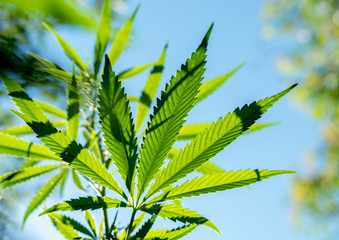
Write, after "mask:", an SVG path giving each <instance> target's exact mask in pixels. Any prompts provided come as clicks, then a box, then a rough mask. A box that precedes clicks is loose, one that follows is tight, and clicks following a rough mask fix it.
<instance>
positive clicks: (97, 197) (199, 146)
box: [0, 0, 295, 240]
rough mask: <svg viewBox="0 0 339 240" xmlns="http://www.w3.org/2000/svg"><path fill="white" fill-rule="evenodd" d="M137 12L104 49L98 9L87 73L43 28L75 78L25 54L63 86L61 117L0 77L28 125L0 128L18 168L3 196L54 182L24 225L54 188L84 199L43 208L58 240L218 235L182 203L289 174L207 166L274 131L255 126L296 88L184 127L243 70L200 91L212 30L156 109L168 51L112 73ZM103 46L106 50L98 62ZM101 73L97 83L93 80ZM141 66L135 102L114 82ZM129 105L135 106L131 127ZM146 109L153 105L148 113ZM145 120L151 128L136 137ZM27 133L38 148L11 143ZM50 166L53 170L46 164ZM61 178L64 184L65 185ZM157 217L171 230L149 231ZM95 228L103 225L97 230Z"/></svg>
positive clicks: (2, 180) (106, 10) (3, 146)
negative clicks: (243, 140) (23, 186)
mask: <svg viewBox="0 0 339 240" xmlns="http://www.w3.org/2000/svg"><path fill="white" fill-rule="evenodd" d="M138 8H139V7H138ZM138 8H137V9H136V10H135V11H134V13H133V15H132V16H131V17H130V18H129V19H128V20H127V22H126V23H125V25H124V26H123V27H122V29H121V30H120V31H119V32H118V34H117V36H116V38H115V39H114V41H113V42H112V41H111V38H110V36H111V16H112V13H111V9H110V1H108V0H105V1H104V4H103V9H102V11H101V19H100V23H99V27H98V31H97V37H96V44H95V48H94V49H95V54H94V61H93V63H92V64H93V66H91V67H89V66H86V65H85V64H84V63H83V61H82V60H81V58H80V57H79V56H78V54H77V53H76V52H75V51H74V50H73V49H72V48H71V47H70V45H69V44H68V43H67V42H66V41H65V40H64V39H62V38H61V37H60V36H59V35H58V34H57V33H56V32H55V31H54V30H53V29H52V28H51V27H50V26H48V25H47V24H45V26H46V27H47V28H48V29H49V30H50V31H51V32H52V33H53V34H54V35H55V36H56V38H57V40H58V42H59V43H60V45H61V47H62V49H63V50H64V52H65V54H66V55H67V56H68V57H69V58H70V59H71V60H72V61H73V63H74V64H73V72H72V73H70V72H68V71H66V70H65V69H63V68H61V67H59V66H58V65H56V64H54V63H52V62H51V61H49V60H47V59H43V58H41V57H39V56H37V55H35V54H33V53H29V54H30V55H31V56H33V57H34V58H36V59H37V60H38V61H40V62H41V63H42V64H43V66H44V67H42V68H41V69H40V70H41V71H44V72H48V73H50V74H51V75H53V76H54V77H55V78H56V79H59V80H60V81H62V82H64V83H65V84H66V96H67V105H66V106H65V107H64V108H62V109H60V108H56V107H54V106H53V104H49V103H45V102H38V101H35V100H33V98H31V97H30V96H29V95H28V94H27V92H26V91H25V89H24V88H23V87H21V86H20V85H19V84H18V83H17V82H16V81H15V80H13V79H11V78H10V77H8V76H5V75H1V79H2V81H3V83H4V85H5V87H6V89H7V92H8V95H9V96H10V97H11V98H12V100H13V102H14V103H15V104H16V106H17V108H18V109H19V110H11V111H12V112H13V113H14V114H16V115H17V116H18V117H19V118H21V119H22V120H23V121H24V122H25V123H26V124H27V126H20V127H13V128H8V129H3V130H0V153H1V154H6V155H11V156H15V157H18V158H24V159H25V160H26V162H25V163H24V164H23V166H22V167H21V168H19V169H16V170H13V171H11V172H8V173H5V174H3V175H1V176H0V187H1V188H7V187H11V186H14V185H16V184H19V183H24V182H26V181H28V180H30V179H33V178H37V177H42V176H44V175H52V177H51V178H50V179H49V180H48V181H46V183H45V184H44V185H43V186H42V188H41V189H40V190H39V191H38V192H37V193H36V194H35V196H34V197H33V199H32V201H31V203H30V204H29V206H28V208H27V210H26V212H25V216H24V220H23V223H25V221H26V220H27V218H28V217H29V216H30V215H31V214H32V213H33V212H34V211H35V210H36V209H37V208H38V207H39V206H41V204H42V203H43V202H44V200H45V199H46V198H47V197H48V196H49V195H50V194H51V193H52V192H53V191H54V190H55V189H56V187H57V186H58V185H59V186H60V193H62V192H63V189H64V187H65V186H67V185H68V184H67V182H68V180H71V181H72V182H73V183H74V184H75V186H76V187H77V188H76V190H80V191H82V194H86V195H85V196H81V197H79V198H74V199H69V200H63V201H62V202H61V203H57V204H54V205H53V206H51V207H49V208H43V211H42V212H41V213H40V215H45V214H46V215H48V217H49V219H50V221H51V223H52V224H53V225H54V226H55V227H56V228H57V229H58V230H59V232H60V233H61V234H62V235H63V236H64V237H65V238H66V239H93V240H95V239H103V240H117V239H124V240H131V239H133V240H138V239H140V240H141V239H180V238H181V237H183V236H185V235H187V234H189V233H190V232H191V231H193V230H194V229H195V228H197V227H198V226H201V225H202V226H205V227H209V228H210V229H213V230H214V231H216V232H217V233H218V234H221V233H220V231H219V230H218V228H217V226H215V225H214V224H213V223H212V221H211V220H209V219H207V218H205V217H204V216H203V215H202V214H199V213H197V212H196V211H194V210H192V209H189V208H185V207H183V206H182V205H181V202H180V201H181V199H183V198H191V197H197V196H200V195H203V194H209V193H214V192H218V191H225V190H230V189H233V188H238V187H243V186H247V185H250V184H254V183H257V182H260V181H262V180H264V179H268V178H270V177H274V176H278V175H282V174H291V173H294V172H293V171H284V170H257V169H256V170H250V169H248V170H238V171H226V170H224V169H222V168H220V167H219V166H218V165H217V164H214V163H211V162H210V160H211V159H212V158H213V157H214V156H215V155H216V154H218V153H219V152H221V151H222V150H223V149H224V148H226V147H227V146H228V145H229V144H231V143H232V142H233V141H235V140H236V139H237V138H238V137H240V136H241V135H244V134H248V133H251V132H254V131H258V130H260V129H263V128H267V127H270V126H273V125H276V123H266V124H265V123H264V124H262V123H261V124H260V123H256V121H257V120H258V119H259V118H261V117H262V115H263V114H264V113H266V111H267V110H268V109H269V108H271V107H272V106H273V104H274V103H276V102H277V101H278V100H279V99H281V98H282V97H283V96H284V95H286V94H287V93H288V92H289V91H291V90H292V89H293V88H294V87H295V85H293V86H291V87H289V88H287V89H286V90H284V91H282V92H280V93H278V94H276V95H273V96H271V97H268V98H264V99H262V100H259V101H256V102H253V103H251V104H249V105H245V106H243V107H242V108H237V109H235V110H234V111H233V112H230V113H227V114H225V116H224V117H221V118H219V119H218V120H217V121H216V122H209V123H195V124H185V122H186V117H187V115H188V113H189V111H190V110H191V109H192V108H193V107H194V106H196V104H197V103H198V102H200V101H202V100H203V99H205V98H206V97H207V96H209V95H210V94H212V93H213V92H215V91H216V90H217V89H218V88H219V87H220V86H222V85H223V84H224V83H225V82H226V81H227V80H228V79H229V78H230V77H231V76H232V75H233V74H234V73H235V72H237V71H238V70H239V69H240V68H241V67H242V66H243V64H241V65H239V66H238V67H237V68H235V69H234V70H232V71H230V72H228V73H226V74H223V75H221V76H219V77H216V78H214V79H212V80H209V81H207V82H205V83H203V79H204V72H205V65H206V54H207V45H208V41H209V38H210V35H211V31H212V28H213V24H212V25H211V26H210V28H209V29H208V31H207V33H206V34H205V36H204V38H203V40H202V42H201V44H200V45H199V46H198V47H197V49H196V51H194V52H193V53H192V55H191V56H190V57H189V58H188V59H187V60H186V62H185V63H184V64H183V65H182V66H181V68H180V69H179V70H178V71H177V72H176V74H175V75H173V76H172V77H171V79H170V81H169V83H167V84H166V85H165V89H164V90H163V91H161V95H160V97H159V98H157V99H156V101H154V99H155V98H156V92H157V89H158V87H159V83H160V81H161V78H162V73H163V69H164V66H165V58H166V51H167V48H168V45H167V44H166V46H165V48H164V49H163V51H162V53H161V55H160V57H159V59H158V60H155V61H154V62H152V63H147V64H142V65H139V66H136V67H132V68H127V69H128V70H125V71H122V72H120V73H119V74H116V73H115V71H114V70H113V66H114V64H115V62H116V61H117V60H118V58H119V56H120V55H121V54H122V53H123V50H124V48H125V46H126V44H127V42H128V40H129V36H130V33H131V30H132V25H133V21H134V19H135V15H136V13H137V11H138ZM108 45H112V47H111V50H110V52H109V53H108V55H106V56H105V57H104V55H105V53H106V48H107V46H108ZM103 59H104V60H103ZM101 66H103V67H102V76H101V78H100V77H99V78H98V77H97V75H98V73H99V72H100V71H101ZM148 68H152V69H151V71H150V74H149V76H148V79H147V81H146V84H145V86H144V88H143V89H142V91H141V94H140V95H139V96H140V97H133V96H130V95H128V94H127V93H126V91H125V89H124V87H123V82H122V80H124V79H126V78H129V77H131V76H136V75H138V74H139V73H141V72H143V71H145V70H146V69H148ZM130 101H133V104H138V106H137V112H136V113H135V116H136V119H135V121H134V119H133V117H132V116H133V114H134V113H132V110H131V107H130ZM153 101H154V103H153ZM153 104H154V105H155V107H154V108H153V109H152V108H151V106H153ZM152 110H153V111H152ZM149 112H150V116H149V118H147V114H148V113H149ZM50 117H53V120H52V119H50ZM55 118H56V120H54V119H55ZM145 119H149V122H148V123H147V127H146V129H145V130H144V131H142V133H141V134H140V135H139V134H138V132H139V130H140V129H141V127H142V126H144V124H145ZM29 134H35V135H36V137H37V139H38V140H39V141H40V143H42V144H43V145H41V144H39V143H38V141H33V142H28V141H26V140H23V139H21V138H19V137H20V136H22V135H29ZM138 136H140V137H138ZM176 141H189V142H188V143H187V144H186V146H185V147H184V148H183V149H177V148H175V147H174V144H175V143H176ZM45 160H49V162H48V163H49V164H45V163H44V161H45ZM51 160H53V164H50V163H51ZM165 162H166V164H165ZM55 172H57V173H56V174H54V175H53V174H52V173H55ZM47 173H49V174H47ZM69 174H72V178H69V179H68V180H67V181H66V178H67V176H68V175H69ZM188 175H190V177H187V176H188ZM89 188H92V189H89ZM87 194H88V195H87ZM97 209H99V210H101V211H102V217H101V219H100V221H96V220H98V219H96V215H92V213H91V211H92V210H97ZM108 209H110V210H109V211H111V210H112V211H115V217H114V219H110V214H108ZM122 209H125V210H122ZM126 209H129V210H130V211H131V217H130V220H129V223H127V224H122V223H121V222H120V221H119V218H118V213H119V216H120V215H121V214H122V213H121V212H123V213H125V212H126ZM58 211H65V212H72V211H83V212H84V217H85V219H86V221H87V224H88V226H87V227H86V226H84V225H82V224H81V223H80V222H78V221H77V220H75V219H73V218H71V217H69V216H66V215H62V214H58V213H56V212H58ZM158 218H162V219H165V220H167V221H173V222H175V223H177V224H178V227H176V228H174V229H154V223H155V222H156V221H157V219H158ZM96 222H98V223H101V224H100V226H99V228H97V224H96Z"/></svg>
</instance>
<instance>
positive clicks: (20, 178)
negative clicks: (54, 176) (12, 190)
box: [0, 165, 61, 188]
mask: <svg viewBox="0 0 339 240" xmlns="http://www.w3.org/2000/svg"><path fill="white" fill-rule="evenodd" d="M60 167H61V166H60V165H56V166H38V167H27V168H20V169H18V170H14V171H12V172H8V173H5V174H4V175H1V176H0V186H1V188H6V187H10V186H13V185H15V184H18V183H21V182H24V181H27V180H29V179H31V178H34V177H37V176H40V175H41V174H44V173H48V172H50V171H53V170H55V169H57V168H60Z"/></svg>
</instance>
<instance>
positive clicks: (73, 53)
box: [42, 22, 87, 72]
mask: <svg viewBox="0 0 339 240" xmlns="http://www.w3.org/2000/svg"><path fill="white" fill-rule="evenodd" d="M42 24H43V25H44V26H45V27H46V28H47V29H48V30H49V31H50V32H51V33H52V34H53V35H54V36H55V37H56V39H57V40H58V42H59V44H60V45H61V47H62V49H63V50H64V52H65V54H66V55H67V56H68V57H69V58H70V59H71V60H72V61H74V62H75V64H76V65H77V66H78V67H79V68H80V69H81V70H82V71H85V72H87V67H86V65H85V64H84V63H83V62H82V60H81V58H80V57H79V55H78V54H77V52H76V51H75V50H74V49H72V47H71V46H70V45H69V44H68V43H67V42H66V41H65V40H64V39H63V38H62V37H60V36H59V34H57V33H56V32H55V31H54V29H53V28H52V27H51V26H50V25H48V24H47V23H45V22H43V23H42Z"/></svg>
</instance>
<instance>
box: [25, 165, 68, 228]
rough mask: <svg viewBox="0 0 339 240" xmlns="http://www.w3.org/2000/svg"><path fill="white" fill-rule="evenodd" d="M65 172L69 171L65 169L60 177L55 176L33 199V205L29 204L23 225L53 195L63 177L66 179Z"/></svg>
mask: <svg viewBox="0 0 339 240" xmlns="http://www.w3.org/2000/svg"><path fill="white" fill-rule="evenodd" d="M65 171H67V169H64V170H62V171H61V173H59V174H58V175H56V176H54V177H53V178H52V179H51V180H49V181H48V182H47V183H46V184H45V185H44V186H43V187H42V188H41V189H40V190H39V192H38V193H37V194H36V195H35V197H34V198H33V199H32V201H31V203H30V204H29V206H28V208H27V210H26V212H25V217H24V220H23V223H22V225H24V224H25V222H26V219H27V217H28V216H29V215H30V214H31V213H32V212H33V211H34V210H35V209H36V208H37V207H39V206H40V204H42V202H43V201H44V200H45V199H46V198H47V197H48V196H49V195H50V194H51V192H52V191H53V190H54V188H55V187H56V186H57V185H58V183H59V182H60V181H61V179H62V178H63V177H65V174H64V173H65Z"/></svg>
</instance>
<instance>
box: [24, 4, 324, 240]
mask: <svg viewBox="0 0 339 240" xmlns="http://www.w3.org/2000/svg"><path fill="white" fill-rule="evenodd" d="M262 2H263V1H250V0H247V1H225V0H224V1H222V0H214V1H206V0H205V1H202V0H195V1H193V0H185V1H179V0H171V1H168V0H167V1H165V0H147V1H144V2H142V5H141V8H140V11H139V12H138V15H137V17H136V19H135V25H134V41H133V44H132V45H131V46H130V48H129V49H128V50H127V51H126V52H125V53H124V54H123V55H122V56H121V59H119V61H118V62H117V64H116V70H117V71H118V72H119V71H121V70H124V69H126V68H129V67H132V66H136V65H140V64H143V63H148V62H152V61H154V60H156V59H157V58H158V57H159V55H160V53H161V51H162V49H163V46H164V44H165V42H166V41H167V40H168V42H169V48H168V54H167V58H166V67H165V73H164V77H163V79H162V83H161V84H160V86H161V89H163V86H164V84H165V82H167V81H168V80H169V79H170V76H171V75H173V74H174V73H175V71H176V70H177V69H178V68H179V67H180V65H181V64H182V63H184V61H185V60H186V58H188V57H189V56H190V55H191V53H192V52H193V51H194V50H195V48H196V47H197V46H198V44H199V43H200V41H201V39H202V37H203V36H204V34H205V32H206V31H207V29H208V27H209V25H210V24H211V23H212V22H214V23H215V26H214V29H213V32H212V35H211V39H210V42H209V47H208V53H207V54H208V56H207V65H206V68H207V70H206V72H205V80H209V79H211V78H213V77H216V76H218V75H221V74H224V73H226V72H228V71H230V70H232V69H233V68H235V67H236V66H237V65H239V64H241V63H242V62H244V61H247V64H246V65H245V66H244V67H243V68H242V69H241V70H240V71H239V72H237V73H236V74H235V75H234V76H233V77H232V78H231V79H230V80H229V81H228V82H227V83H226V84H225V85H224V86H223V87H221V88H220V89H219V90H218V91H217V92H216V93H215V94H214V95H213V96H210V97H209V98H208V99H206V100H205V101H204V102H202V103H200V104H199V105H198V106H197V107H196V108H194V109H193V110H192V111H191V113H190V115H189V117H188V119H187V121H188V122H189V123H198V122H208V121H215V120H217V118H218V117H220V116H224V115H226V113H227V112H229V111H233V110H234V109H235V108H236V107H241V106H243V105H244V104H246V103H251V102H252V101H254V100H259V99H262V98H264V97H267V96H271V95H273V94H275V93H277V92H279V91H282V90H283V89H285V88H286V87H288V86H289V85H288V83H287V80H286V79H284V78H283V77H282V76H280V75H279V74H278V73H277V70H276V67H275V60H276V57H277V52H281V51H283V49H280V46H281V44H280V43H278V42H267V41H265V40H263V38H262V35H261V30H262V25H261V21H262V20H261V18H260V10H261V4H262ZM138 3H139V1H130V2H129V7H130V8H129V12H133V9H134V8H135V7H136V5H137V4H138ZM58 30H59V32H60V33H61V35H62V36H63V37H65V39H66V40H68V41H70V43H71V45H72V46H74V48H75V49H77V51H78V52H79V53H80V55H81V56H83V57H84V58H89V59H92V55H93V54H92V52H90V53H89V52H88V51H89V50H90V51H92V49H93V48H94V40H95V34H94V33H92V34H88V33H86V32H84V31H83V30H74V29H67V28H64V29H61V28H60V29H58ZM48 38H49V41H48V44H47V48H48V50H47V51H46V52H44V53H43V54H42V55H43V56H44V57H47V58H49V59H52V60H55V61H56V62H58V63H60V65H62V66H71V64H70V61H69V60H68V59H67V58H66V57H65V56H64V55H63V53H62V50H61V48H60V47H59V46H57V43H56V41H55V39H53V38H50V37H48ZM79 39H81V40H80V42H79ZM146 77H147V75H146V74H143V75H141V76H140V77H139V78H137V79H130V80H128V81H126V82H124V84H125V86H126V88H127V91H129V92H131V93H132V95H139V94H140V91H141V89H142V86H143V84H144V82H145V80H146ZM159 90H160V89H159ZM260 122H283V124H281V125H279V126H275V127H272V128H269V129H265V130H263V131H260V132H257V133H254V134H250V135H247V136H243V137H241V138H239V139H237V140H236V141H235V142H234V143H232V144H231V145H230V146H228V147H227V148H226V149H225V150H224V151H223V152H222V153H220V154H218V155H217V157H216V158H215V159H214V160H213V162H214V163H216V164H218V165H219V166H221V167H223V168H224V169H226V170H238V169H247V168H252V169H257V168H258V169H270V170H279V169H282V170H294V171H298V172H299V174H302V161H303V158H304V155H305V152H306V151H307V150H309V149H311V148H313V147H315V146H317V144H318V143H319V142H318V141H319V138H320V133H319V128H318V126H317V125H316V123H315V122H313V121H312V119H310V117H309V116H308V115H307V113H306V112H305V111H304V110H302V109H301V108H300V107H297V105H296V104H295V103H294V102H293V101H292V100H291V97H290V96H288V97H285V98H284V99H282V100H281V101H279V102H278V103H277V104H275V106H274V107H273V108H272V109H270V110H269V111H268V112H267V113H266V114H265V115H264V117H263V118H262V119H260ZM292 179H293V176H291V175H283V176H278V177H275V178H271V179H269V180H265V181H263V182H260V183H258V184H255V185H251V186H250V187H248V188H241V189H235V190H230V191H226V192H219V193H216V194H211V195H207V196H202V197H197V198H194V199H190V200H185V201H184V202H183V205H184V206H185V207H189V208H191V209H194V210H196V211H198V212H199V213H201V214H203V215H205V216H206V217H207V218H209V219H210V220H211V221H212V222H213V223H214V224H215V225H216V226H217V227H218V228H219V229H220V231H221V232H222V235H221V236H218V235H217V234H216V233H215V232H213V231H212V230H210V229H208V228H206V227H199V228H198V229H197V230H195V231H194V232H193V233H191V234H190V235H188V236H187V237H185V238H184V239H186V240H190V239H191V240H193V239H240V240H242V239H262V240H266V239H267V240H269V239H275V240H280V239H281V240H282V239H284V240H285V239H289V240H294V239H298V240H300V239H310V238H309V236H308V237H306V236H303V235H302V234H300V233H298V232H296V231H295V229H294V228H293V226H292V224H291V221H290V215H291V202H290V199H289V194H290V189H291V184H292ZM71 196H73V197H76V196H78V194H75V193H73V192H67V193H66V197H65V199H67V197H71ZM59 200H60V199H57V198H56V200H55V199H54V200H53V198H52V200H49V201H47V205H49V206H50V205H51V204H53V203H55V201H59ZM27 201H28V200H27ZM27 204H28V202H27ZM27 204H26V205H27ZM37 212H38V211H37ZM37 212H35V213H34V216H32V217H31V218H30V219H29V221H28V222H27V224H26V228H25V232H24V233H21V234H26V233H27V234H29V235H32V239H50V240H58V239H62V237H61V235H59V234H58V233H56V232H55V230H54V229H53V227H51V226H50V224H49V223H48V220H47V217H42V218H41V217H40V218H38V217H37V215H38V214H37ZM126 214H129V213H126ZM78 215H79V214H77V215H75V216H78ZM72 216H74V215H72ZM20 217H21V216H20ZM127 217H129V215H127V216H126V218H127ZM112 218H113V216H112ZM164 224H165V223H164ZM162 226H164V225H162ZM21 234H20V236H21V237H20V236H18V237H19V238H18V239H22V236H23V235H21ZM52 235H53V236H52Z"/></svg>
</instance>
